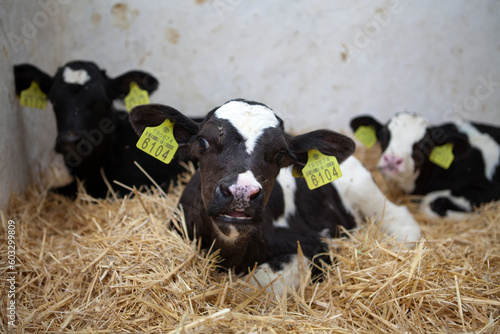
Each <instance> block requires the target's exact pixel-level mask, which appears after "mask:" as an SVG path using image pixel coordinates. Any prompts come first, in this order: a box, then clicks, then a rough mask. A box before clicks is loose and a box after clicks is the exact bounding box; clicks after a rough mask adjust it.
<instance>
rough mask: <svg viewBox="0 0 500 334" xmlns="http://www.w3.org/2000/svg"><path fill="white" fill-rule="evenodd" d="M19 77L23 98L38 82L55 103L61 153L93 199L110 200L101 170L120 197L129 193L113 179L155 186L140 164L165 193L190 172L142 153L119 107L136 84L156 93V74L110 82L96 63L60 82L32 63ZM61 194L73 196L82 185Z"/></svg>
mask: <svg viewBox="0 0 500 334" xmlns="http://www.w3.org/2000/svg"><path fill="white" fill-rule="evenodd" d="M14 74H15V81H16V82H15V84H16V93H17V94H21V92H22V91H24V90H26V89H28V87H30V86H31V85H32V83H33V82H35V83H37V84H38V86H39V87H40V90H41V91H42V92H43V93H44V94H45V95H47V97H48V99H49V100H50V101H51V102H52V106H53V108H54V112H55V116H56V122H57V139H56V146H55V150H56V152H58V153H62V154H63V156H64V161H65V164H66V166H67V168H68V169H69V171H70V172H71V174H72V175H73V176H74V177H75V178H78V179H80V180H82V181H84V183H85V188H86V190H87V192H88V193H89V194H90V195H92V196H94V197H105V196H106V194H107V192H108V187H107V186H106V183H105V182H104V180H103V177H102V175H101V169H102V170H103V172H104V174H105V176H106V177H107V179H108V180H109V181H110V183H111V185H112V187H113V189H114V190H115V191H116V192H117V193H119V194H120V193H121V192H123V188H122V187H120V186H118V185H116V184H114V183H113V182H112V181H113V180H118V181H120V182H122V183H124V184H126V185H128V186H136V187H138V188H139V187H140V186H141V185H151V184H152V183H151V181H150V180H149V179H148V178H147V177H146V176H145V175H144V173H142V172H141V171H140V170H139V169H138V168H137V167H136V166H134V161H137V162H138V163H139V164H140V165H141V166H142V167H143V168H144V169H146V171H147V172H148V173H149V174H150V175H151V176H152V177H153V179H155V180H160V179H161V180H162V181H164V183H163V186H164V188H165V189H168V186H169V185H170V180H175V179H176V178H177V174H179V173H181V172H182V171H184V169H183V168H182V167H180V166H179V165H178V164H176V163H172V164H170V165H168V166H166V165H165V164H163V163H162V162H160V161H157V160H156V159H154V158H153V157H150V156H147V155H144V154H143V153H142V152H140V151H139V150H138V149H137V148H136V147H135V144H136V141H137V135H136V134H135V133H134V131H133V129H132V127H131V126H130V123H129V121H128V113H126V112H125V111H119V110H116V109H115V108H113V101H114V100H117V99H121V100H123V98H124V97H125V96H126V95H127V94H128V93H129V91H130V89H131V83H133V82H135V83H136V84H137V85H138V87H140V88H141V89H143V90H146V91H147V92H149V93H152V92H153V91H155V90H156V88H157V87H158V81H157V80H156V79H155V78H154V77H153V76H152V75H150V74H148V73H145V72H141V71H130V72H127V73H125V74H122V75H120V76H118V77H116V78H109V77H108V76H107V75H106V73H105V71H104V70H101V69H100V68H99V67H98V66H97V65H96V64H94V63H92V62H86V61H72V62H69V63H67V64H66V65H64V66H62V67H60V68H59V69H58V70H57V72H56V74H55V76H54V77H51V76H50V75H48V74H46V73H44V72H43V71H41V70H39V69H38V68H37V67H35V66H33V65H30V64H22V65H16V66H14ZM55 190H56V191H57V192H59V193H61V194H64V195H67V196H70V197H73V196H74V195H75V194H76V192H77V182H76V180H75V181H74V182H72V183H71V184H69V185H67V186H65V187H62V188H58V189H55Z"/></svg>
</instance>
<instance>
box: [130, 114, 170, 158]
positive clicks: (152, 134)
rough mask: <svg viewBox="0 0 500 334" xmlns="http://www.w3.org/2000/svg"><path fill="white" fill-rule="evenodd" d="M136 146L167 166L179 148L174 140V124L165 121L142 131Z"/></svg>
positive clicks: (167, 120)
mask: <svg viewBox="0 0 500 334" xmlns="http://www.w3.org/2000/svg"><path fill="white" fill-rule="evenodd" d="M136 146H137V148H138V149H140V150H141V151H144V152H146V153H147V154H149V155H150V156H152V157H155V158H156V159H158V160H160V161H161V162H164V163H166V164H169V163H170V161H172V159H173V157H174V155H175V152H176V151H177V149H178V148H179V144H178V143H177V141H176V140H175V138H174V123H173V122H171V121H170V120H169V119H166V120H165V122H163V123H162V124H160V125H158V126H155V127H148V128H146V129H144V132H143V133H142V135H141V138H139V141H138V142H137V145H136Z"/></svg>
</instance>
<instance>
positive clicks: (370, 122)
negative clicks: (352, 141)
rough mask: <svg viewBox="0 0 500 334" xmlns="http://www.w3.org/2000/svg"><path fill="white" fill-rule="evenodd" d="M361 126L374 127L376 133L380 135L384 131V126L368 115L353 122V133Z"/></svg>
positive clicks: (354, 119)
mask: <svg viewBox="0 0 500 334" xmlns="http://www.w3.org/2000/svg"><path fill="white" fill-rule="evenodd" d="M360 126H373V127H375V133H377V137H378V133H379V131H380V130H381V129H382V127H383V125H382V124H381V123H380V122H379V121H377V120H376V119H375V118H373V117H371V116H368V115H363V116H358V117H355V118H353V119H352V120H351V129H352V131H353V132H356V130H357V129H358V128H359V127H360Z"/></svg>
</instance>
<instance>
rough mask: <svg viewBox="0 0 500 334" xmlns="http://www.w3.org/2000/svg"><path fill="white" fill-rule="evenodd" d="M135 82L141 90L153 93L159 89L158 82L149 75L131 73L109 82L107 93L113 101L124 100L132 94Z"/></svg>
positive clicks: (136, 72)
mask: <svg viewBox="0 0 500 334" xmlns="http://www.w3.org/2000/svg"><path fill="white" fill-rule="evenodd" d="M132 82H135V83H137V85H138V86H139V88H141V89H144V90H146V91H148V93H149V94H151V93H153V92H154V91H155V90H156V89H157V88H158V85H159V83H158V80H157V79H156V78H155V77H154V76H152V75H151V74H149V73H146V72H142V71H130V72H127V73H124V74H122V75H120V76H118V77H116V78H114V79H110V80H109V82H108V87H107V91H108V94H109V96H110V98H111V99H113V100H114V99H124V98H125V96H127V94H128V93H129V92H130V83H132Z"/></svg>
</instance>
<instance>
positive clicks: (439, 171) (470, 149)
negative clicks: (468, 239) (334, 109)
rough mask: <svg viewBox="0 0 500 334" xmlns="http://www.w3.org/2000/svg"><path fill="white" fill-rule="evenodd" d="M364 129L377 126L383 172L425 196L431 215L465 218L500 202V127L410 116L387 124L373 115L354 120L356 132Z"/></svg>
mask: <svg viewBox="0 0 500 334" xmlns="http://www.w3.org/2000/svg"><path fill="white" fill-rule="evenodd" d="M362 126H365V127H372V129H373V131H374V133H375V135H376V137H377V140H378V141H379V142H380V145H381V148H382V156H381V158H380V160H379V162H378V168H379V169H380V171H381V172H382V174H383V175H384V176H385V177H386V178H387V179H388V180H389V181H391V182H392V183H394V184H395V185H396V186H397V187H398V188H400V189H401V190H403V191H404V192H406V193H408V194H416V195H425V196H424V197H423V200H422V204H421V209H422V211H424V212H426V213H427V214H428V215H429V216H433V217H436V216H440V217H444V216H447V217H448V216H449V217H456V218H462V217H464V214H463V213H464V212H469V211H471V210H472V209H473V207H474V206H479V205H481V204H483V203H487V202H490V201H495V200H498V199H500V146H499V143H500V129H499V128H498V127H494V126H490V125H484V124H479V123H472V122H466V121H461V122H455V123H446V124H442V125H439V126H433V125H431V124H430V123H429V121H427V119H425V118H424V117H422V116H420V115H417V114H412V113H407V112H403V113H398V114H396V115H395V116H394V117H393V118H391V119H390V120H389V122H388V123H387V124H385V125H383V124H381V123H380V122H379V121H377V120H376V119H374V118H373V117H371V116H359V117H356V118H354V119H353V120H352V121H351V128H352V129H353V131H356V130H358V129H359V128H360V127H362ZM440 161H444V162H447V164H445V163H442V162H440ZM436 162H437V163H436ZM450 162H451V164H449V163H450Z"/></svg>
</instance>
